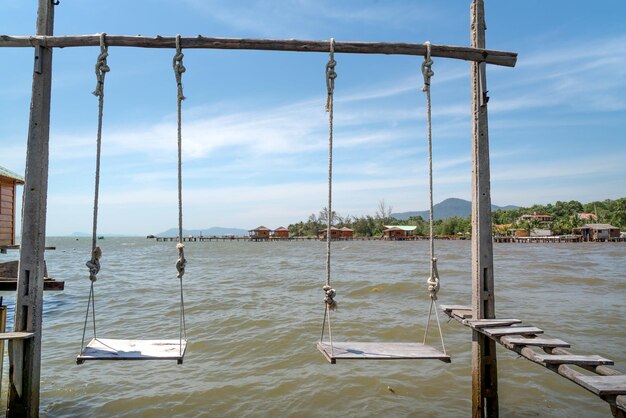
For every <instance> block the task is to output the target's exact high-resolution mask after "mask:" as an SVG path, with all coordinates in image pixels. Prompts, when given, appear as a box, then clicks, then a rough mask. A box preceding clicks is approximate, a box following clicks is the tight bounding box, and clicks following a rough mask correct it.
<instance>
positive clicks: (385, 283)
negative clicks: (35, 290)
mask: <svg viewBox="0 0 626 418" xmlns="http://www.w3.org/2000/svg"><path fill="white" fill-rule="evenodd" d="M98 244H99V245H100V246H101V247H102V249H103V257H102V260H101V264H102V268H101V271H100V273H99V274H98V281H97V282H96V283H95V297H96V299H95V301H96V320H97V334H98V336H99V337H102V338H125V339H177V338H179V318H180V316H179V315H180V293H179V282H178V280H177V279H176V269H175V263H176V259H177V250H176V248H175V243H171V242H155V241H154V240H149V239H144V238H106V239H104V240H100V241H98ZM47 245H51V246H55V247H56V250H53V251H47V252H46V261H47V265H48V271H49V275H50V276H52V277H54V278H56V279H57V280H64V281H65V290H64V291H62V292H45V296H44V300H45V302H44V323H43V343H42V369H41V415H42V416H49V417H57V416H67V417H84V416H89V417H114V416H133V417H164V416H168V417H169V416H177V417H270V416H271V417H293V416H298V417H329V416H342V417H380V416H386V417H430V416H432V417H435V416H436V417H460V416H468V415H470V410H471V354H470V353H471V333H470V331H469V329H468V328H466V327H464V326H462V325H460V324H459V323H457V322H456V321H451V322H450V321H448V320H447V317H445V316H442V318H441V319H442V329H443V333H444V338H445V343H446V349H447V352H448V353H449V354H450V355H451V356H452V363H451V364H445V363H443V362H440V361H436V360H423V361H344V362H341V361H339V363H338V364H336V365H331V364H329V363H327V361H326V360H325V358H324V357H323V356H322V354H321V353H320V352H319V351H318V350H317V349H316V347H315V344H316V342H317V340H318V339H319V335H320V330H321V324H322V319H323V313H324V303H323V292H322V289H321V288H322V286H323V284H324V283H325V263H326V261H325V252H326V245H325V243H324V242H319V241H304V242H296V241H289V242H258V243H254V242H236V241H232V242H231V241H226V242H202V243H200V242H196V243H194V242H191V243H187V244H186V247H185V255H186V258H187V260H188V263H187V269H186V273H185V275H184V282H183V283H184V302H185V317H186V328H187V337H188V339H189V344H188V345H187V354H186V356H185V361H184V364H182V365H177V364H176V362H175V361H132V362H131V361H125V362H124V361H119V362H87V363H85V364H83V365H81V366H78V365H76V363H75V358H76V355H77V353H78V351H79V349H80V346H81V337H82V334H83V327H84V323H85V312H86V308H87V298H88V295H89V286H90V282H89V279H88V271H87V268H86V267H85V262H86V261H87V260H88V259H89V258H90V246H91V240H90V239H88V238H79V239H77V238H53V237H52V238H48V241H47ZM428 252H429V248H428V243H427V242H426V241H414V242H385V241H346V242H334V243H333V245H332V269H331V273H332V274H331V282H332V285H333V287H334V288H335V289H336V290H337V294H338V295H337V298H336V299H337V301H338V304H339V309H338V310H337V312H335V313H334V314H333V323H332V324H333V338H334V340H335V341H340V340H352V341H355V340H361V341H388V342H392V341H416V342H421V341H422V338H423V332H424V326H425V324H426V320H427V315H428V307H429V298H428V290H427V284H426V280H427V278H428V275H429V274H428V270H429V265H428V258H429V256H428ZM435 252H436V255H437V257H438V259H439V261H438V267H439V273H440V277H441V291H440V293H439V303H440V304H464V305H469V304H470V302H471V296H470V295H471V270H470V257H471V249H470V243H469V242H468V241H437V242H436V247H435ZM17 257H18V254H17V253H15V252H14V253H9V254H6V255H1V256H0V261H8V260H10V259H16V258H17ZM494 271H495V287H496V312H497V316H498V317H503V318H504V317H513V318H519V319H521V320H523V321H524V324H532V325H535V326H538V327H540V328H542V329H543V330H544V331H545V336H547V337H554V338H560V339H563V340H565V341H567V342H569V343H570V344H571V345H572V348H571V351H572V352H574V353H576V354H599V355H601V356H603V357H606V358H610V359H612V360H614V361H615V362H616V367H617V368H618V369H621V370H622V371H626V353H625V350H624V343H625V342H626V327H625V326H624V317H625V316H626V308H625V307H624V305H625V304H624V301H625V300H626V244H623V243H597V244H593V243H575V244H565V243H562V244H494ZM1 295H2V296H4V300H5V303H6V304H7V305H9V309H10V311H12V310H13V308H14V304H15V293H14V292H3V293H1ZM9 316H10V317H9V322H10V323H9V327H11V326H12V324H11V321H12V314H11V312H10V315H9ZM92 332H93V330H92V323H91V320H90V321H88V324H87V331H86V339H87V340H88V339H89V338H91V336H92ZM428 342H429V343H430V344H432V345H435V346H437V347H438V346H439V336H438V331H437V327H436V323H432V324H431V328H430V332H429V340H428ZM498 347H499V346H498ZM4 365H5V367H4V369H5V373H4V379H3V380H4V381H3V386H2V387H3V391H4V392H3V394H2V395H1V398H2V399H1V401H0V408H2V410H4V408H5V406H6V401H5V399H6V388H7V377H6V375H7V370H8V363H7V360H6V359H5V363H4ZM498 386H499V404H500V412H501V415H502V416H514V417H515V416H519V417H527V416H540V417H544V416H546V417H569V416H586V417H594V416H597V417H600V416H608V415H609V414H610V410H609V406H608V404H606V403H605V402H604V401H602V400H600V399H599V398H598V397H596V396H595V395H593V394H591V393H590V392H587V391H586V390H585V389H582V388H580V387H579V386H577V385H576V384H574V383H572V382H570V381H569V380H567V379H565V378H563V377H560V376H558V375H557V374H555V373H553V372H551V371H549V370H547V369H545V368H543V367H540V366H538V365H536V364H533V363H531V362H529V361H527V360H525V359H523V358H519V357H518V356H517V355H516V354H515V353H513V352H510V351H508V350H506V349H503V348H502V347H499V348H498Z"/></svg>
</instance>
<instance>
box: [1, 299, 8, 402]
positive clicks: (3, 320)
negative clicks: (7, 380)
mask: <svg viewBox="0 0 626 418" xmlns="http://www.w3.org/2000/svg"><path fill="white" fill-rule="evenodd" d="M6 328H7V307H6V306H5V305H3V304H2V297H1V296H0V332H6ZM0 353H1V354H0V393H2V375H3V374H4V340H1V341H0Z"/></svg>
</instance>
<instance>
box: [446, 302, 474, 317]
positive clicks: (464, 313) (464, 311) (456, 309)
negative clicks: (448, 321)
mask: <svg viewBox="0 0 626 418" xmlns="http://www.w3.org/2000/svg"><path fill="white" fill-rule="evenodd" d="M441 309H443V311H444V312H445V313H446V314H447V315H448V316H451V317H452V316H455V317H457V318H459V319H469V318H471V317H472V307H471V306H465V305H441Z"/></svg>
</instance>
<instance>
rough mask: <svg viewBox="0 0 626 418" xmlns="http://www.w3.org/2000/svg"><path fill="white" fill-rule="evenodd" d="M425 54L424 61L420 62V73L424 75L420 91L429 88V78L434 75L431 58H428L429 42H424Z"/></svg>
mask: <svg viewBox="0 0 626 418" xmlns="http://www.w3.org/2000/svg"><path fill="white" fill-rule="evenodd" d="M424 45H426V55H425V56H424V62H422V75H423V76H424V87H422V91H423V92H426V91H428V90H429V89H430V78H431V77H432V76H434V75H435V73H434V72H433V69H432V66H433V60H432V59H430V42H425V43H424Z"/></svg>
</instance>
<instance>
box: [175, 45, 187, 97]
mask: <svg viewBox="0 0 626 418" xmlns="http://www.w3.org/2000/svg"><path fill="white" fill-rule="evenodd" d="M184 57H185V54H183V51H182V48H181V47H180V35H176V54H174V59H173V60H172V66H173V67H174V75H175V76H176V84H177V85H178V100H185V99H186V97H185V96H184V95H183V82H182V75H183V73H184V72H185V71H187V69H186V68H185V66H184V65H183V58H184Z"/></svg>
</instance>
